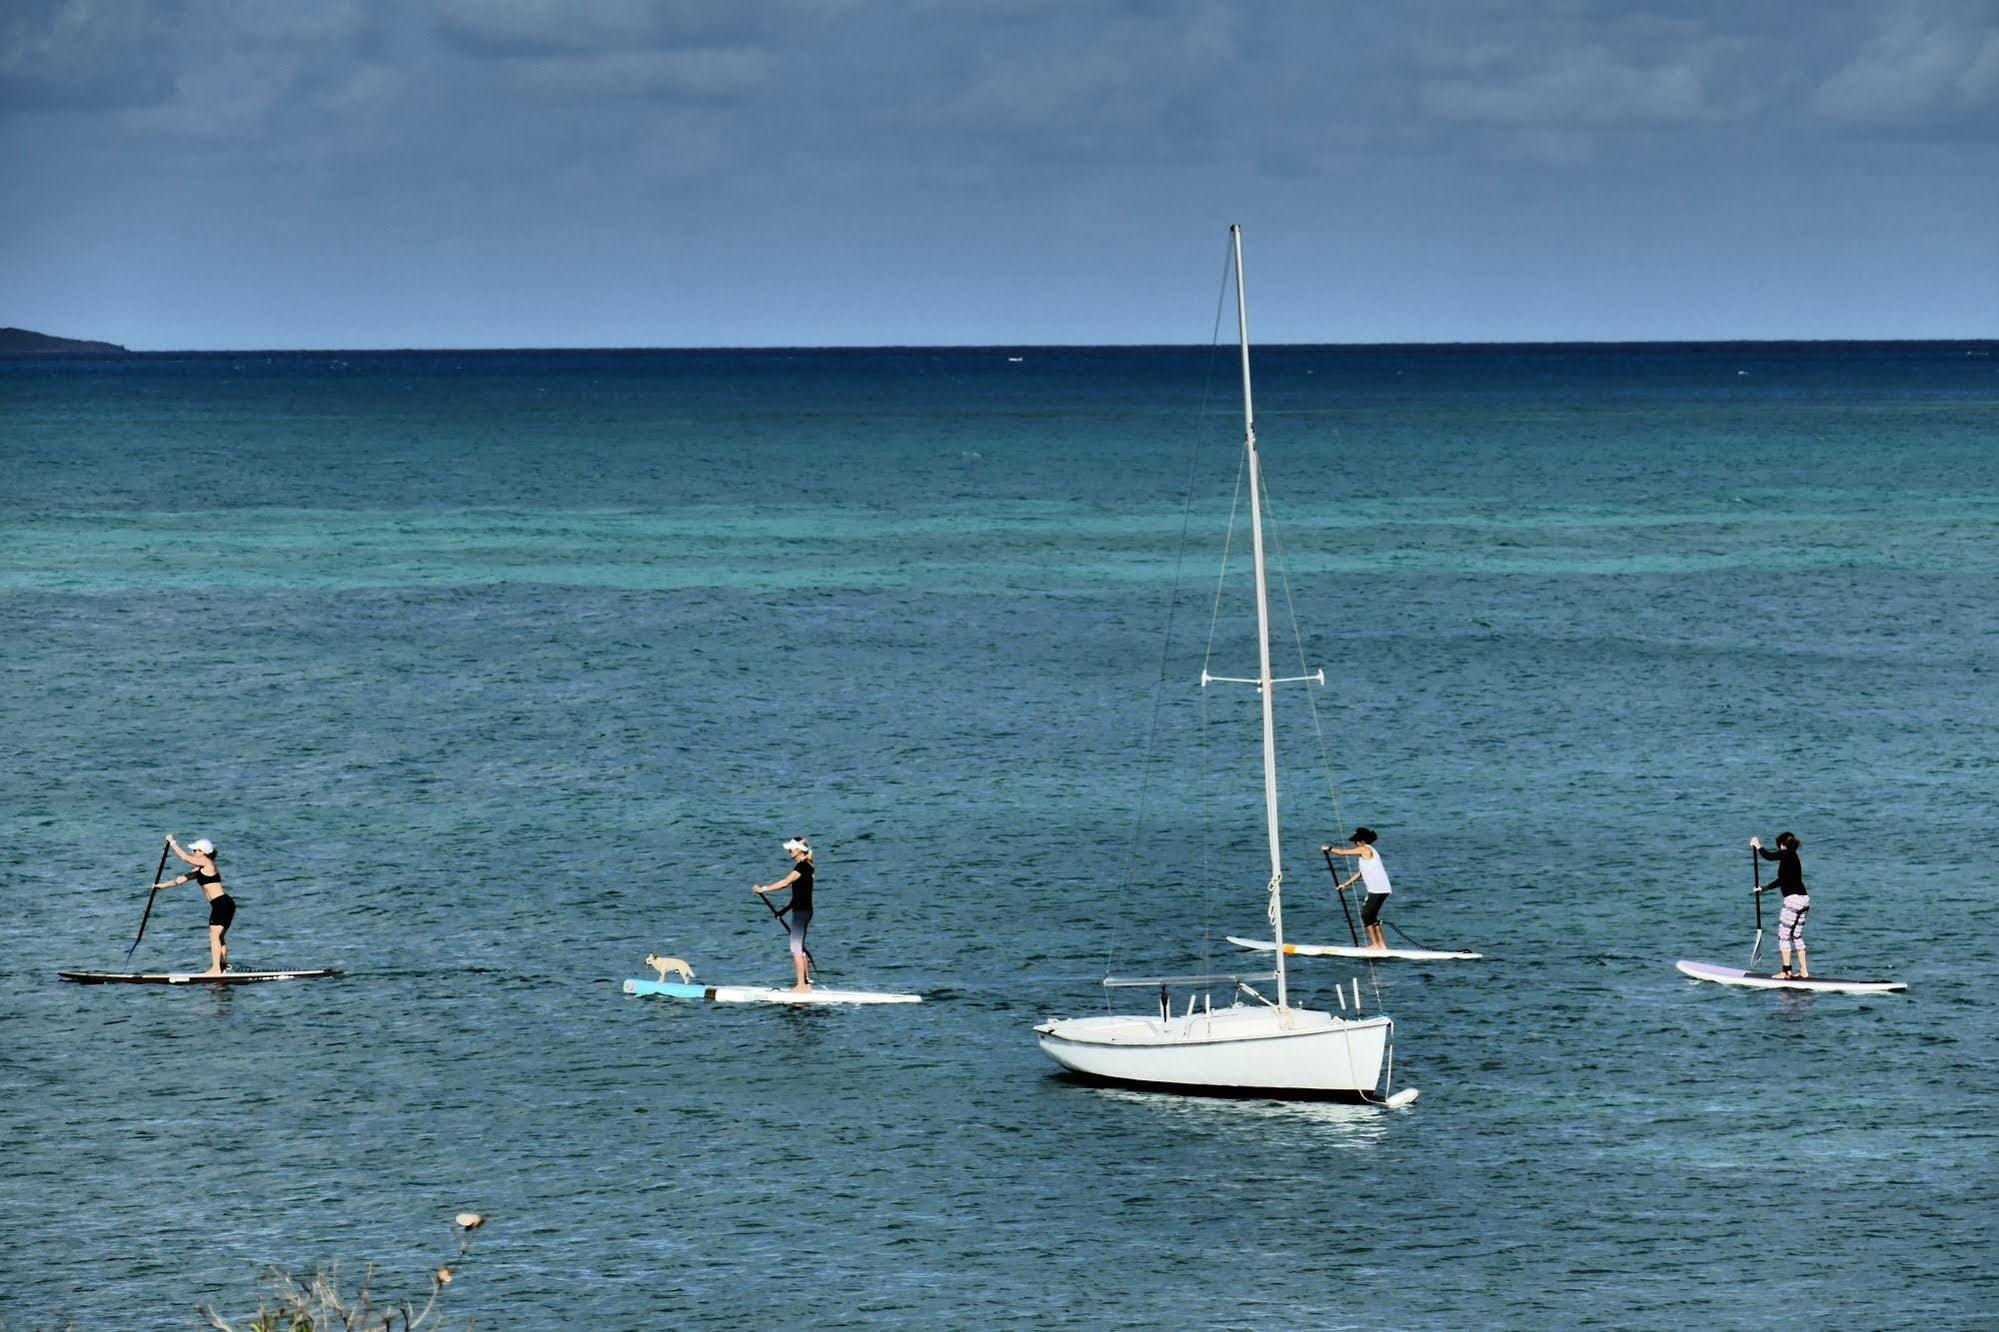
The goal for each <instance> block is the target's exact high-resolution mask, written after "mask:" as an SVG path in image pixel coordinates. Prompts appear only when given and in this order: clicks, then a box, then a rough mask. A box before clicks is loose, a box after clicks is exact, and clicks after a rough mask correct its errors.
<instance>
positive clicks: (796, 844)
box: [750, 837, 812, 990]
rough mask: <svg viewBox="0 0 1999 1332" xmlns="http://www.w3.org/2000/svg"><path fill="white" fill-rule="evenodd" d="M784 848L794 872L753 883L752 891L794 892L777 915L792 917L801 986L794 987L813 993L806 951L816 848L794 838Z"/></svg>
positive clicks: (795, 966) (795, 968)
mask: <svg viewBox="0 0 1999 1332" xmlns="http://www.w3.org/2000/svg"><path fill="white" fill-rule="evenodd" d="M784 849H785V852H786V854H788V855H789V856H790V857H791V873H789V874H787V875H785V876H784V877H783V878H782V879H779V880H778V881H777V882H776V883H753V884H751V885H750V888H751V890H752V891H754V892H759V893H774V892H776V891H777V890H778V889H780V888H789V889H791V900H790V901H789V902H787V903H785V905H784V906H783V907H782V908H780V909H779V911H778V913H777V914H778V915H780V916H789V917H790V918H791V920H790V925H791V966H792V970H793V971H794V972H795V973H797V977H798V983H797V984H795V985H793V986H792V987H791V988H792V989H794V990H809V989H811V988H812V979H811V971H810V967H811V954H809V953H807V952H806V951H805V931H806V930H807V929H808V928H809V927H810V926H811V924H812V848H811V847H809V846H807V845H806V844H805V839H804V838H803V837H794V838H792V839H791V840H790V841H788V842H786V843H785V844H784Z"/></svg>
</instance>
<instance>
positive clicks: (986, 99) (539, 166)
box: [0, 0, 1999, 345]
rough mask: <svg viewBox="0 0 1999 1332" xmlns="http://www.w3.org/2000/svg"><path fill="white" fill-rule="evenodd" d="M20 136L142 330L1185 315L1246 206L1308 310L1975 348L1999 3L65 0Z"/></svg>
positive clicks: (1374, 326) (8, 112) (380, 340)
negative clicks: (1847, 285) (1187, 272)
mask: <svg viewBox="0 0 1999 1332" xmlns="http://www.w3.org/2000/svg"><path fill="white" fill-rule="evenodd" d="M0 153H4V154H5V161H4V165H7V166H10V167H12V168H14V170H12V171H10V172H9V173H7V174H8V175H9V176H10V177H11V178H12V183H11V184H10V185H8V186H4V187H0V241H4V242H5V245H4V249H5V253H6V255H7V257H6V258H4V259H0V277H4V278H5V279H6V285H7V286H8V287H9V288H11V289H13V290H14V291H15V292H16V294H17V299H20V300H22V301H23V303H24V306H25V308H23V309H20V310H13V311H6V312H5V314H6V315H7V316H8V317H7V318H6V320H5V322H13V323H31V322H33V320H34V319H37V318H40V319H43V320H44V321H52V322H56V323H59V324H61V325H62V326H63V327H62V329H60V330H58V331H74V332H78V333H81V334H83V335H87V336H112V337H121V335H122V338H121V340H132V341H139V342H146V341H149V340H164V341H166V342H168V343H173V342H176V341H181V340H183V339H185V340H193V341H197V342H204V343H213V342H215V341H218V340H221V341H238V342H241V341H258V342H263V343H266V344H289V345H296V344H312V343H316V342H319V341H320V340H321V339H322V338H333V339H335V340H340V341H348V342H356V343H362V344H375V345H381V344H397V345H407V344H412V343H433V342H439V341H458V342H472V343H483V344H492V343H496V342H500V343H504V342H514V343H518V342H522V341H541V342H563V343H574V342H612V341H643V342H678V341H738V342H765V343H770V342H780V343H781V342H810V341H883V340H894V341H933V340H934V341H966V340H972V341H985V340H994V341H999V340H1011V339H1020V340H1030V341H1032V340H1071V339H1072V338H1083V339H1086V340H1094V339H1099V338H1101V339H1104V340H1151V339H1162V338H1163V339H1174V340H1179V339H1182V338H1184V337H1185V336H1187V335H1188V332H1189V330H1187V329H1186V328H1185V327H1178V326H1176V325H1177V324H1178V322H1179V319H1180V315H1179V313H1178V311H1179V307H1178V305H1177V304H1174V303H1172V302H1168V301H1163V300H1161V299H1159V298H1158V297H1157V296H1155V295H1151V294H1149V293H1151V292H1153V291H1155V290H1156V288H1157V286H1158V284H1159V283H1160V282H1161V281H1162V280H1167V281H1177V280H1179V279H1180V278H1181V277H1182V276H1183V275H1184V274H1183V273H1182V271H1181V265H1182V264H1183V263H1184V262H1185V256H1186V255H1187V254H1189V253H1190V252H1193V253H1203V254H1204V253H1205V248H1204V247H1205V246H1206V245H1207V244H1208V243H1209V241H1210V240H1211V239H1212V236H1213V235H1214V234H1215V233H1216V232H1218V230H1219V228H1220V227H1221V226H1222V225H1223V224H1224V223H1226V222H1227V221H1229V220H1235V219H1237V218H1241V219H1243V220H1246V221H1251V220H1253V222H1254V225H1256V226H1257V228H1258V230H1259V232H1260V234H1261V237H1262V239H1263V244H1264V245H1267V246H1271V247H1273V248H1271V249H1265V250H1260V251H1259V253H1260V254H1261V255H1263V256H1266V257H1265V259H1264V260H1263V261H1264V262H1269V259H1270V258H1272V257H1274V258H1276V259H1278V260H1280V261H1282V262H1285V263H1289V264H1292V265H1297V266H1302V267H1303V268H1304V270H1305V271H1304V272H1303V273H1302V274H1301V275H1300V280H1302V281H1303V282H1305V283H1306V284H1307V288H1308V290H1309V291H1310V292H1311V293H1313V295H1312V296H1311V298H1310V299H1300V300H1299V301H1298V302H1296V303H1295V304H1293V305H1285V304H1280V305H1279V307H1278V314H1279V321H1280V325H1281V329H1280V333H1281V335H1283V336H1292V337H1305V338H1315V337H1323V338H1329V339H1337V338H1347V337H1352V338H1368V337H1371V336H1382V337H1426V336H1427V337H1435V338H1460V337H1509V336H1520V337H1543V336H1577V337H1590V336H1648V335H1649V336H1727V335H1729V334H1730V333H1731V331H1733V332H1735V333H1740V334H1743V335H1751V336H1755V335H1765V336H1770V335H1780V334H1781V335H1795V336H1815V335H1816V336H1854V335H1862V334H1865V333H1866V332H1868V331H1870V329H1871V330H1872V331H1874V332H1878V333H1880V334H1883V335H1894V334H1896V333H1898V332H1900V333H1911V334H1913V333H1921V332H1952V331H1955V332H1960V333H1966V334H1969V333H1975V332H1979V331H1989V324H1988V325H1986V326H1985V329H1984V330H1981V329H1980V328H1979V327H1976V326H1974V325H1975V324H1976V323H1977V322H1978V321H1979V320H1980V319H1982V318H1984V316H1982V315H1979V314H1978V313H1977V309H1976V306H1975V304H1974V298H1984V308H1985V309H1986V310H1989V309H1991V308H1992V304H1993V303H1992V301H1991V300H1990V299H1989V298H1990V297H1991V296H1992V295H1993V294H1994V286H1993V283H1994V278H1993V273H1992V269H1993V268H1994V267H1995V266H1999V262H1995V261H1999V253H1995V250H1994V248H1993V246H1992V244H1991V242H1990V240H1989V238H1986V237H1985V233H1987V232H1989V231H1990V230H1991V228H1990V225H1989V221H1986V220H1985V219H1989V217H1990V216H1991V214H1992V212H1993V211H1994V210H1993V205H1994V203H1995V187H1994V185H1993V183H1992V182H1993V180H1994V179H1995V177H1999V169H1995V168H1999V0H1876V2H1874V3H1859V2H1850V0H1827V3H1823V4H1815V5H1803V4H1798V5H1770V6H1750V7H1743V6H1739V5H1727V6H1725V5H1720V4H1702V3H1665V2H1664V0H1660V2H1659V3H1632V4H1608V3H1586V2H1584V0H1561V2H1558V3H1552V4H1543V5H1538V6H1531V7H1522V6H1518V5H1515V4H1500V3H1484V0H1462V2H1458V3H1444V2H1443V0H1413V2H1412V3H1406V4H1401V5H1397V6H1393V7H1386V6H1378V5H1364V4H1359V3H1323V4H1318V3H1264V4H1254V5H1237V4H1214V3H1197V2H1195V0H1149V2H1144V0H1131V2H1129V3H1122V4H1077V3H1072V2H1063V3H1055V2H1053V0H1050V2H1047V3H1043V2H1041V0H934V2H933V0H899V2H894V3H890V2H886V0H765V2H764V3H720V2H716V3H707V2H701V0H437V3H433V4H429V5H414V6H412V5H407V4H402V5H399V4H391V3H387V2H386V0H328V2H326V3H319V4H315V5H312V6H310V7H303V6H301V7H292V6H245V5H240V4H235V3H222V2H221V0H150V2H148V0H122V2H113V0H32V2H31V3H26V4H20V3H17V4H16V5H15V6H13V7H11V8H9V9H8V10H6V11H5V13H4V15H0ZM1891 201H1899V202H1891ZM1981 210H1982V214H1983V217H1980V216H1979V213H1980V212H1981ZM1058 234H1059V235H1060V236H1062V237H1063V238H1064V241H1063V244H1061V245H1055V244H1053V240H1054V237H1055V236H1056V235H1058ZM1724 243H1726V248H1724ZM1190 246H1191V251H1190ZM1883 247H1886V250H1885V251H1884V248H1883ZM1888 251H1892V252H1895V253H1898V254H1899V255H1901V256H1902V257H1901V259H1900V260H1899V261H1898V262H1897V263H1896V264H1895V265H1892V266H1891V265H1888V264H1886V263H1885V262H1876V263H1875V264H1873V265H1871V266H1864V267H1863V270H1862V271H1861V272H1859V273H1858V274H1854V273H1852V272H1851V271H1849V272H1848V273H1846V274H1839V273H1833V272H1828V271H1827V269H1828V267H1840V266H1843V267H1846V268H1847V269H1849V270H1851V268H1852V260H1853V256H1856V255H1868V254H1873V255H1876V256H1877V257H1878V256H1879V255H1881V254H1883V253H1885V252H1888ZM697 255H698V257H697ZM1981 264H1982V265H1984V266H1985V271H1984V272H1982V273H1981V272H1978V271H1975V270H1976V269H1977V268H1978V267H1979V266H1980V265H1981ZM1354 268H1358V269H1360V270H1363V271H1362V272H1361V273H1359V274H1356V273H1354V272H1351V271H1343V270H1350V269H1354ZM1842 276H1844V277H1848V278H1857V279H1859V280H1860V281H1861V282H1862V283H1863V284H1864V285H1865V287H1866V291H1865V292H1864V293H1855V294H1854V298H1853V299H1852V300H1851V301H1849V302H1845V303H1842V302H1841V301H1839V300H1837V299H1834V298H1833V295H1832V292H1831V289H1830V288H1829V286H1828V285H1827V283H1829V282H1830V281H1833V280H1837V279H1839V278H1840V277H1842ZM1391 279H1399V280H1397V281H1392V280H1391ZM121 283H122V284H123V285H122V288H121V286H120V284H121ZM1037 283H1038V284H1042V285H1041V286H1039V287H1037V286H1036V285H1035V284H1037ZM884 284H891V285H888V286H887V287H886V288H885V285H884ZM1195 285H1198V284H1195ZM1751 285H1754V286H1756V287H1758V288H1762V289H1764V295H1763V297H1762V299H1760V300H1756V301H1752V300H1750V299H1748V296H1747V293H1746V288H1747V287H1749V286H1751ZM246 288H247V289H246ZM1898 289H1900V290H1901V293H1902V294H1901V295H1900V296H1898V297H1895V298H1894V299H1893V300H1891V301H1890V302H1889V304H1888V305H1885V306H1884V305H1882V304H1881V301H1882V300H1883V299H1884V297H1888V296H1891V295H1892V294H1893V293H1895V292H1897V291H1898ZM1342 290H1345V291H1347V292H1349V293H1352V294H1355V295H1361V296H1366V297H1368V298H1370V299H1371V300H1372V301H1373V303H1374V306H1375V308H1376V310H1377V311H1381V310H1383V309H1384V308H1387V309H1392V311H1393V313H1392V314H1383V313H1376V314H1375V315H1373V316H1372V317H1363V316H1361V315H1358V314H1355V313H1352V312H1351V306H1352V305H1353V304H1354V303H1353V302H1352V301H1350V300H1349V301H1343V302H1340V303H1341V304H1342V306H1343V307H1345V308H1347V309H1348V310H1349V313H1347V314H1344V315H1342V316H1341V317H1340V318H1339V319H1337V320H1332V319H1328V318H1327V317H1325V316H1323V315H1322V314H1316V313H1314V310H1315V307H1316V306H1318V305H1324V304H1327V303H1329V302H1331V301H1332V300H1333V298H1334V296H1335V294H1336V293H1339V292H1341V291H1342ZM280 293H281V295H280ZM649 295H650V296H652V297H654V298H655V300H656V309H655V312H653V313H648V312H647V299H646V298H647V296H649ZM1863 296H1864V298H1863ZM1038 302H1046V304H1045V305H1042V306H1041V307H1040V308H1037V304H1038ZM704 303H705V304H706V305H707V307H708V312H709V315H710V318H709V319H708V320H707V321H706V322H703V321H702V320H700V319H697V318H696V317H695V307H697V306H700V305H702V304H704ZM1843 305H1844V306H1850V307H1851V308H1850V310H1848V311H1847V312H1846V313H1844V314H1842V315H1841V317H1840V318H1839V320H1838V321H1837V322H1836V323H1830V324H1829V323H1828V322H1827V315H1828V312H1830V311H1834V310H1840V309H1842V308H1843ZM1870 305H1872V306H1873V307H1874V311H1873V313H1872V314H1871V315H1870V313H1869V310H1868V307H1869V306H1870ZM68 307H73V308H74V309H75V311H76V314H75V315H72V314H70V313H69V308H68ZM287 309H289V311H290V313H287ZM660 311H665V313H660ZM79 319H81V320H84V326H79V324H78V321H79ZM1870 319H1871V320H1872V322H1871V323H1870ZM1731 321H1732V322H1731ZM135 329H136V330H138V331H135ZM153 329H158V330H159V331H158V332H152V331H151V330H153ZM179 330H185V332H184V333H182V332H180V331H179ZM1818 330H1822V331H1818Z"/></svg>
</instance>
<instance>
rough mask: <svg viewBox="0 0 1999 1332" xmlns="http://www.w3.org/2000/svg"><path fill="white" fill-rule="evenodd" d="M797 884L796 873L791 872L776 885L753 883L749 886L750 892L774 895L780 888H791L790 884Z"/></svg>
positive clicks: (794, 871) (795, 871)
mask: <svg viewBox="0 0 1999 1332" xmlns="http://www.w3.org/2000/svg"><path fill="white" fill-rule="evenodd" d="M797 882H798V871H797V870H793V871H792V872H791V873H789V874H787V875H785V876H784V877H783V878H782V879H779V880H778V881H777V882H776V883H762V884H754V883H753V884H751V885H750V889H751V891H752V892H759V893H774V892H776V891H777V890H778V889H780V888H789V887H791V885H792V884H794V883H797Z"/></svg>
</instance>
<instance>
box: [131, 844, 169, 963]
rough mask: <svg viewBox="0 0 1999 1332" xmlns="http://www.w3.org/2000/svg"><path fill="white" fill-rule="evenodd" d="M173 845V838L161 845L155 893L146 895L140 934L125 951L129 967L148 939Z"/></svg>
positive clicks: (154, 886)
mask: <svg viewBox="0 0 1999 1332" xmlns="http://www.w3.org/2000/svg"><path fill="white" fill-rule="evenodd" d="M173 844H174V839H173V838H172V837H171V836H169V837H168V838H167V840H166V841H165V842H163V843H161V844H160V867H159V868H158V869H156V870H154V871H153V891H151V892H149V893H147V894H146V911H145V914H144V915H142V916H140V917H139V933H138V934H137V935H135V936H134V937H133V939H132V946H131V947H130V948H127V949H126V950H125V965H126V966H128V967H129V966H131V965H132V954H133V953H135V952H137V951H138V948H139V940H140V939H143V938H145V937H146V922H147V921H148V920H151V919H152V917H153V899H154V898H155V897H158V896H159V895H160V876H161V875H162V874H165V873H166V872H167V850H168V848H169V847H171V846H172V845H173Z"/></svg>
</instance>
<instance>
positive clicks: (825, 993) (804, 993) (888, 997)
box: [625, 980, 923, 1004]
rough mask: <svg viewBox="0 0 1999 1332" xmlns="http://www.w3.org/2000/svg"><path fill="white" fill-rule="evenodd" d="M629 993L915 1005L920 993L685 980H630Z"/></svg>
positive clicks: (715, 999) (773, 1001)
mask: <svg viewBox="0 0 1999 1332" xmlns="http://www.w3.org/2000/svg"><path fill="white" fill-rule="evenodd" d="M625 993H626V994H656V995H659V996H661V997H663V998H666V999H706V1000H709V1001H710V1002H712V1003H717V1004H914V1003H920V1002H921V1001H922V999H923V996H922V995H920V994H885V993H883V992H882V991H879V990H829V989H827V988H825V987H824V986H820V985H815V986H813V987H812V988H811V989H809V990H783V989H777V988H775V987H773V986H768V985H692V984H688V983H686V982H684V981H656V980H627V981H626V982H625Z"/></svg>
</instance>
